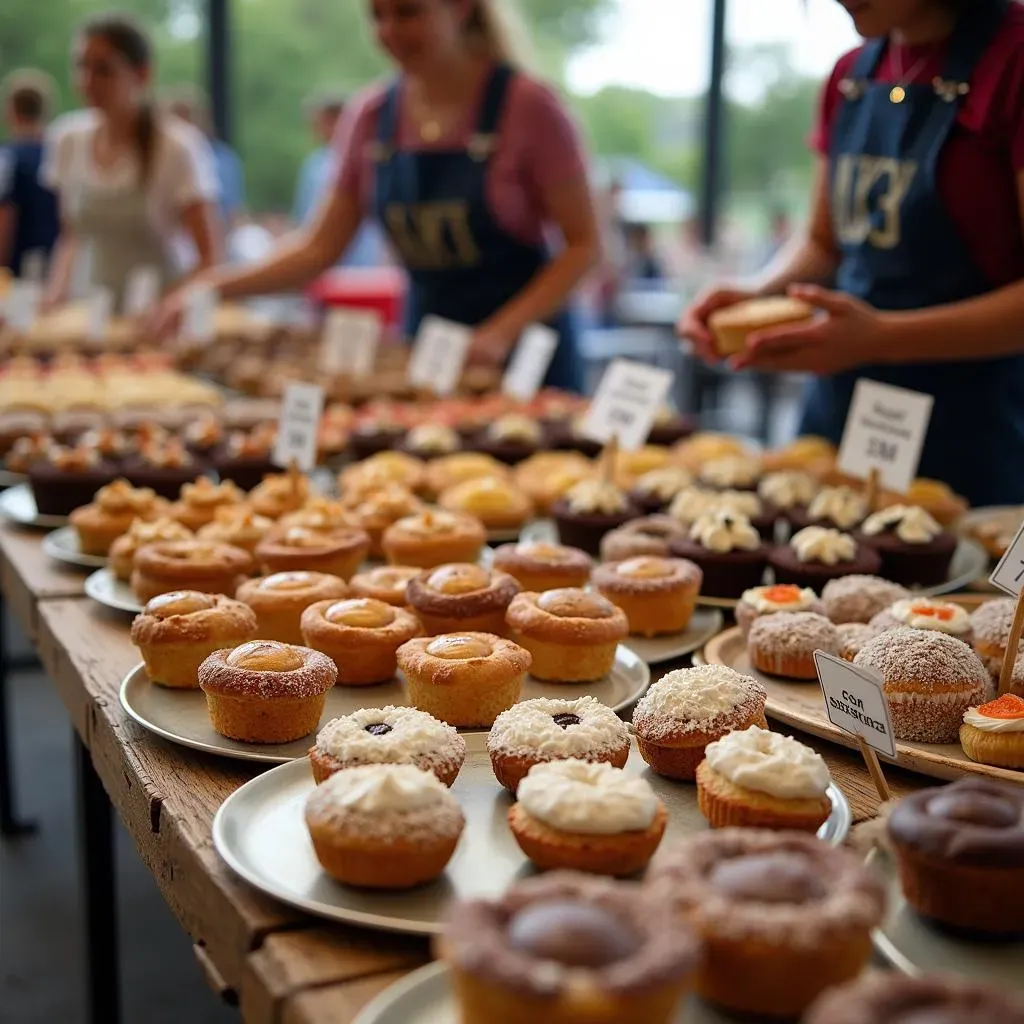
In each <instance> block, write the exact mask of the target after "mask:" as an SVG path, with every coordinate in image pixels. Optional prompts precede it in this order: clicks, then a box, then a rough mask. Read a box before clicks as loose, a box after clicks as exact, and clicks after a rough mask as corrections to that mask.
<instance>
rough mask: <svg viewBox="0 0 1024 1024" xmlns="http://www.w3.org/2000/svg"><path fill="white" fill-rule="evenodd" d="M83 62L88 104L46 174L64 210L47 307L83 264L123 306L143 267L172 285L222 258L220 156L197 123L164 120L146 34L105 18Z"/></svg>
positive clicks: (89, 33) (68, 122)
mask: <svg viewBox="0 0 1024 1024" xmlns="http://www.w3.org/2000/svg"><path fill="white" fill-rule="evenodd" d="M74 62H75V67H74V75H75V82H76V86H77V88H78V90H79V92H80V93H81V95H82V97H83V98H84V99H85V101H86V103H87V104H88V109H86V110H80V111H76V112H74V113H73V114H68V115H66V116H65V117H63V118H61V119H59V120H58V121H57V122H55V123H54V125H53V127H52V128H51V131H50V136H49V139H48V143H47V152H46V156H45V159H44V164H43V170H42V176H43V180H44V182H45V183H46V184H47V185H49V187H50V188H52V189H53V190H54V192H56V193H57V196H58V198H59V202H60V211H61V233H60V238H59V240H58V243H57V249H56V253H55V255H54V258H53V262H52V267H51V273H50V282H49V286H48V288H47V295H46V302H47V304H48V305H51V306H52V305H57V304H59V303H61V302H63V301H65V300H66V299H67V298H68V297H69V296H70V294H71V292H72V286H73V281H74V280H75V275H76V273H81V270H80V269H79V268H82V267H83V266H84V267H85V268H87V269H88V272H89V276H88V284H90V285H92V286H94V287H95V286H99V287H103V288H107V289H109V290H110V291H111V292H112V293H113V295H114V299H115V302H119V301H120V297H121V295H122V293H123V291H124V287H125V283H126V281H127V279H128V276H129V275H130V274H131V272H132V271H133V270H135V269H136V268H139V267H150V268H152V269H153V270H155V271H156V272H157V273H158V275H159V279H160V283H161V286H168V285H170V284H171V283H173V282H174V281H175V280H176V279H177V278H179V277H180V276H181V273H182V272H183V270H184V269H185V268H186V266H187V263H188V261H189V259H191V262H192V263H193V264H195V265H197V266H198V267H200V268H202V267H208V266H210V265H211V264H212V263H214V262H215V260H216V259H217V258H218V257H219V255H220V237H219V236H220V228H219V222H218V217H217V212H216V201H217V179H216V172H215V170H214V167H213V163H212V157H211V154H210V151H209V147H208V145H207V143H206V141H205V139H203V137H202V136H201V135H200V134H199V133H198V132H197V131H196V130H195V129H194V128H192V127H191V126H189V125H186V124H184V123H182V122H181V121H179V120H178V119H177V118H170V117H160V116H158V115H157V113H156V110H155V108H154V107H153V105H152V104H151V103H150V101H149V99H148V98H147V89H148V86H149V82H150V76H151V69H152V52H151V45H150V42H149V40H148V38H147V37H146V35H145V33H144V32H143V31H142V30H141V29H140V28H139V27H138V26H137V25H135V23H134V22H132V21H131V20H129V19H127V18H125V17H124V16H121V15H109V16H100V17H98V18H96V19H94V20H92V21H89V22H87V23H86V24H85V25H84V26H83V27H82V29H81V30H80V31H79V32H78V35H77V38H76V41H75V46H74Z"/></svg>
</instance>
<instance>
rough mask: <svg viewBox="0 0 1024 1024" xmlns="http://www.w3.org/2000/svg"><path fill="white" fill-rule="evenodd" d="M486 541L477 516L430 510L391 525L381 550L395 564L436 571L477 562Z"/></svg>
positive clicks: (386, 531)
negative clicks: (450, 566) (435, 568)
mask: <svg viewBox="0 0 1024 1024" xmlns="http://www.w3.org/2000/svg"><path fill="white" fill-rule="evenodd" d="M486 540H487V531H486V529H485V528H484V524H483V523H481V522H480V520H479V519H477V518H476V516H470V515H465V514H464V513H456V512H440V511H433V510H431V509H427V510H426V511H424V512H420V513H418V514H417V515H414V516H406V517H405V518H404V519H399V520H398V522H397V523H393V524H392V525H391V526H389V527H388V528H387V529H386V530H385V531H384V535H383V537H382V539H381V548H382V549H383V551H384V555H385V557H386V558H387V560H388V561H389V562H390V563H391V564H392V565H415V566H418V567H419V568H421V569H433V568H434V567H435V566H438V565H444V564H445V563H446V562H475V561H476V560H477V558H479V557H480V550H481V549H482V548H483V546H484V543H485V542H486Z"/></svg>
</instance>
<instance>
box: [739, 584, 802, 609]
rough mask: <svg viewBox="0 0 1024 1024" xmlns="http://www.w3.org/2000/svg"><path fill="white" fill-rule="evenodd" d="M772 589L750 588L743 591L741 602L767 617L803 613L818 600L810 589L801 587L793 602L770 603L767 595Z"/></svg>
mask: <svg viewBox="0 0 1024 1024" xmlns="http://www.w3.org/2000/svg"><path fill="white" fill-rule="evenodd" d="M774 589H775V588H774V587H751V588H750V590H744V591H743V597H742V599H741V600H742V601H743V603H744V604H749V605H750V607H751V608H754V609H756V610H757V611H759V612H760V613H761V614H762V615H767V614H768V613H770V612H805V611H807V610H808V609H809V608H810V607H811V606H812V605H813V604H814V602H815V601H817V600H818V595H817V594H815V592H814V591H813V590H811V588H810V587H802V588H801V589H800V591H799V595H798V597H797V599H796V600H795V601H772V600H771V599H770V598H769V597H768V596H767V595H768V593H769V592H771V591H772V590H774Z"/></svg>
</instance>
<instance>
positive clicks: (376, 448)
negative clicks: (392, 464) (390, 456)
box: [348, 417, 405, 462]
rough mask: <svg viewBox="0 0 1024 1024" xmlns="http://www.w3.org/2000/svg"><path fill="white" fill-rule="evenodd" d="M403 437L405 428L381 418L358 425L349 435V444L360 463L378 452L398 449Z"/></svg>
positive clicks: (367, 420) (363, 421)
mask: <svg viewBox="0 0 1024 1024" xmlns="http://www.w3.org/2000/svg"><path fill="white" fill-rule="evenodd" d="M403 437H405V427H403V426H401V425H400V424H398V423H395V422H394V421H393V420H388V419H384V418H383V417H381V418H373V419H365V420H362V421H361V422H359V423H357V424H356V425H355V427H353V429H352V433H351V434H350V435H349V439H348V443H349V447H350V448H351V449H352V456H353V458H354V459H355V460H356V461H357V462H358V461H359V460H360V459H368V458H369V457H370V456H371V455H376V454H377V453H378V452H389V451H391V449H392V448H397V447H398V445H399V444H400V443H401V441H402V438H403Z"/></svg>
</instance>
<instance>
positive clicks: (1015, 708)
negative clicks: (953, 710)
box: [960, 693, 1024, 768]
mask: <svg viewBox="0 0 1024 1024" xmlns="http://www.w3.org/2000/svg"><path fill="white" fill-rule="evenodd" d="M960 746H962V747H963V748H964V753H965V754H966V755H967V756H968V757H969V758H970V759H971V760H972V761H977V762H978V763H979V764H991V765H996V766H997V767H999V768H1024V698H1021V697H1018V696H1017V695H1016V694H1014V693H1006V694H1003V696H1002V697H1000V698H999V699H998V700H992V701H989V702H988V703H987V704H982V705H980V706H979V707H976V708H968V709H967V710H966V711H965V712H964V724H963V725H961V726H960Z"/></svg>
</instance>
